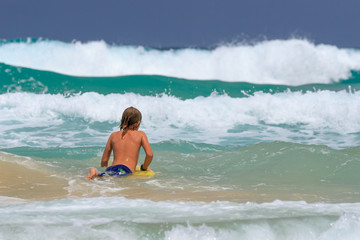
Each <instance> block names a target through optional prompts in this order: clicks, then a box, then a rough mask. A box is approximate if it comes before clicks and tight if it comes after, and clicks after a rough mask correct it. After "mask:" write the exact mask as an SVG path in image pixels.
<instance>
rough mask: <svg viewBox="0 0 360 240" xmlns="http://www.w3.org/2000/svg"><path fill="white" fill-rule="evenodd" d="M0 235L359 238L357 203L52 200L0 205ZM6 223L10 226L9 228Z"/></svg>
mask: <svg viewBox="0 0 360 240" xmlns="http://www.w3.org/2000/svg"><path fill="white" fill-rule="evenodd" d="M0 214H1V216H3V218H1V220H0V230H1V231H0V238H1V239H15V238H16V239H18V238H24V237H25V238H34V237H36V238H41V239H42V238H46V236H49V234H51V236H53V238H55V239H62V238H67V239H69V238H76V239H88V238H89V237H91V236H97V235H99V236H102V237H106V238H108V239H119V236H122V237H124V238H126V239H139V238H141V239H144V238H145V239H306V240H308V239H346V240H347V239H349V240H352V239H359V238H358V236H359V234H360V218H359V216H360V215H359V204H358V203H353V204H322V203H316V204H308V203H305V202H282V201H275V202H272V203H262V204H257V203H231V202H211V203H203V202H175V201H167V202H163V201H160V202H153V201H148V200H139V199H135V200H132V199H125V198H116V197H112V198H88V199H77V200H56V201H52V202H36V203H30V204H21V205H8V206H3V207H0ZM8 226H11V228H9V227H8Z"/></svg>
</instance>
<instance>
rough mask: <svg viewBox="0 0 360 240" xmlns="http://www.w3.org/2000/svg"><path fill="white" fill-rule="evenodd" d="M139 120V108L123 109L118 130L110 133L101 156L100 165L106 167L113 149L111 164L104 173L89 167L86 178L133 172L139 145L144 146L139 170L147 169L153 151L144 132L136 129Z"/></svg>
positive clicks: (123, 174)
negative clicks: (142, 161)
mask: <svg viewBox="0 0 360 240" xmlns="http://www.w3.org/2000/svg"><path fill="white" fill-rule="evenodd" d="M140 122H141V113H140V111H139V110H137V109H136V108H133V107H129V108H127V109H125V111H124V113H123V115H122V118H121V125H120V131H119V132H114V133H112V134H111V135H110V137H109V140H108V141H107V144H106V147H105V150H104V153H103V156H102V158H101V167H107V166H108V162H109V159H110V155H111V152H112V151H113V153H114V159H113V162H112V164H111V166H110V167H108V168H107V169H106V170H105V172H104V173H99V172H98V171H97V170H96V169H95V168H91V169H90V173H89V176H88V177H87V180H90V179H92V178H94V177H97V176H102V175H104V174H107V175H110V176H125V175H128V174H131V173H133V172H134V171H135V169H136V165H137V162H138V157H139V151H140V148H141V147H143V148H144V151H145V154H146V156H145V160H144V164H142V165H141V170H142V171H146V170H147V168H148V167H149V165H150V163H151V161H152V158H153V153H152V150H151V147H150V143H149V141H148V139H147V137H146V134H145V133H144V132H142V131H138V129H139V126H140Z"/></svg>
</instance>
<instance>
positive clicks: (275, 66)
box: [0, 39, 360, 85]
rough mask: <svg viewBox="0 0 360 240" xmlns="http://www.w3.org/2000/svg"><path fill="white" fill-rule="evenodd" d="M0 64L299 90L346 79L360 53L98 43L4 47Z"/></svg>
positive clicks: (287, 43) (301, 45) (298, 47)
mask: <svg viewBox="0 0 360 240" xmlns="http://www.w3.org/2000/svg"><path fill="white" fill-rule="evenodd" d="M0 62H3V63H6V64H11V65H15V66H23V67H29V68H33V69H41V70H48V71H54V72H59V73H63V74H68V75H77V76H123V75H136V74H145V75H154V74H155V75H164V76H172V77H178V78H187V79H199V80H212V79H217V80H222V81H229V82H251V83H265V84H266V83H267V84H269V83H271V84H282V85H301V84H309V83H331V82H333V81H339V80H341V79H347V78H349V77H350V75H351V70H353V71H358V70H360V52H359V51H358V50H353V49H339V48H337V47H335V46H331V45H323V44H321V45H315V44H313V43H311V42H309V41H307V40H300V39H291V40H272V41H263V42H258V43H256V44H254V45H250V44H235V45H222V46H218V47H217V48H215V49H211V50H205V49H192V48H183V49H176V50H173V49H169V50H157V49H147V48H144V47H142V46H117V45H108V44H106V43H105V42H103V41H98V42H88V43H81V42H72V43H64V42H59V41H50V40H39V41H35V42H11V41H10V42H3V43H2V44H1V45H0Z"/></svg>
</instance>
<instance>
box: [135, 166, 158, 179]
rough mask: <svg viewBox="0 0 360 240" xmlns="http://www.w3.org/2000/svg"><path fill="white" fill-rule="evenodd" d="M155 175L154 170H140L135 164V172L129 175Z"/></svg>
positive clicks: (137, 176) (144, 176) (141, 176)
mask: <svg viewBox="0 0 360 240" xmlns="http://www.w3.org/2000/svg"><path fill="white" fill-rule="evenodd" d="M154 175H155V172H154V171H153V170H151V169H150V168H148V170H147V171H141V170H140V166H136V169H135V172H133V173H132V174H131V175H130V176H129V177H130V178H137V179H139V178H151V177H152V176H154Z"/></svg>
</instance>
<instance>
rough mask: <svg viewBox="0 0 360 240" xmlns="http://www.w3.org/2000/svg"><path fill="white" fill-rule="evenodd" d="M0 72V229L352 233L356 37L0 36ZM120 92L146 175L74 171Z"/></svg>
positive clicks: (145, 234) (104, 133)
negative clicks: (166, 40) (155, 40)
mask: <svg viewBox="0 0 360 240" xmlns="http://www.w3.org/2000/svg"><path fill="white" fill-rule="evenodd" d="M0 83H1V84H0V139H1V141H0V214H1V216H2V218H0V239H47V238H48V237H49V236H51V237H52V239H98V238H103V237H106V238H109V239H306V240H308V239H360V238H359V236H360V232H359V229H360V212H359V209H360V208H359V202H360V191H359V187H360V186H359V182H360V177H359V174H358V172H359V169H360V92H359V88H360V51H359V49H344V48H339V47H337V46H332V45H325V44H315V43H312V42H310V41H308V40H304V39H289V40H269V41H261V42H255V43H251V44H250V43H239V44H223V45H219V46H217V47H214V48H209V49H198V48H174V49H155V48H149V47H144V46H124V45H116V44H108V43H106V42H104V41H95V42H86V43H82V42H61V41H57V40H49V39H13V40H1V41H0ZM129 106H134V107H136V108H138V109H139V110H140V111H141V112H142V116H143V118H142V122H141V126H140V130H142V131H144V132H145V133H146V134H147V136H148V138H149V141H150V144H151V147H152V149H153V152H154V160H153V162H152V164H151V166H150V167H151V168H152V169H153V170H154V171H155V175H154V176H153V177H151V178H147V177H137V176H136V175H133V176H130V177H127V178H122V179H114V178H104V179H95V180H94V181H86V180H85V177H86V176H87V173H88V170H89V168H90V167H96V168H97V169H98V170H102V169H101V168H100V159H101V156H102V152H103V149H104V147H105V144H106V141H107V138H108V136H109V135H110V134H111V132H114V131H118V130H119V125H120V118H121V114H122V111H123V110H124V109H125V108H127V107H129ZM143 159H144V153H143V151H141V152H140V157H139V164H142V162H143Z"/></svg>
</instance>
